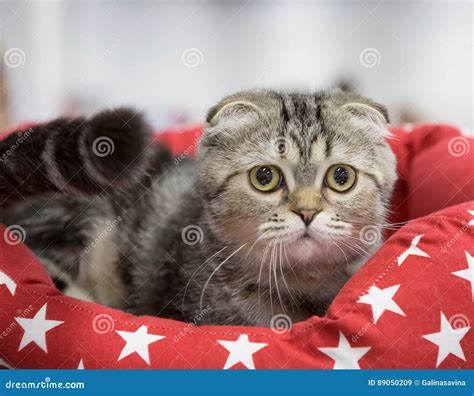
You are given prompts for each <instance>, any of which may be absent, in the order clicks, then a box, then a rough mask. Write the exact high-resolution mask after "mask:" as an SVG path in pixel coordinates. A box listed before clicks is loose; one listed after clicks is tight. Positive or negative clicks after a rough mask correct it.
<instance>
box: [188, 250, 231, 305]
mask: <svg viewBox="0 0 474 396" xmlns="http://www.w3.org/2000/svg"><path fill="white" fill-rule="evenodd" d="M226 248H227V246H224V247H223V248H222V249H221V250H219V251H218V252H217V253H214V254H213V255H212V256H211V257H209V258H208V259H207V260H206V261H204V263H202V264H201V265H200V266H199V267H197V268H196V269H195V270H194V272H193V273H192V275H191V277H190V278H189V280H188V283H186V287H185V288H184V295H183V300H182V302H181V309H182V310H184V300H185V298H186V293H187V292H188V288H189V285H190V283H191V281H192V280H193V278H194V277H195V276H196V275H197V273H198V272H199V270H200V269H202V268H203V267H204V266H205V265H206V264H208V263H209V262H210V261H211V260H212V259H213V258H214V257H216V256H217V255H218V254H219V253H221V252H222V251H223V250H224V249H226Z"/></svg>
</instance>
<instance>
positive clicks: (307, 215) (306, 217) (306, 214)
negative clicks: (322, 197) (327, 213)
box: [293, 209, 321, 226]
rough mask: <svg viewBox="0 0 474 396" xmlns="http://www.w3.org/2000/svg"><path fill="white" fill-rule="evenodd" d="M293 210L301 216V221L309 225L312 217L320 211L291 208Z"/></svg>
mask: <svg viewBox="0 0 474 396" xmlns="http://www.w3.org/2000/svg"><path fill="white" fill-rule="evenodd" d="M293 212H294V213H296V214H297V215H298V216H300V217H301V220H303V223H305V224H306V225H307V226H309V225H310V224H311V222H312V221H313V219H314V218H315V217H316V215H317V214H318V213H319V212H321V210H320V209H299V210H293Z"/></svg>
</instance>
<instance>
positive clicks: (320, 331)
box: [0, 130, 474, 369]
mask: <svg viewBox="0 0 474 396" xmlns="http://www.w3.org/2000/svg"><path fill="white" fill-rule="evenodd" d="M436 131H438V132H439V130H436ZM451 132H452V131H451ZM451 132H450V133H451ZM412 133H413V132H412ZM420 136H421V137H420V139H421V138H422V140H423V141H424V145H420V146H419V147H421V148H423V150H426V147H427V145H428V146H429V139H428V137H429V136H430V135H429V134H427V133H426V132H423V133H422V134H420ZM427 136H428V137H427ZM448 136H451V135H448ZM411 139H413V137H411ZM400 141H401V142H402V143H400ZM403 142H404V141H403V139H399V140H398V143H397V144H405V143H406V142H405V143H403ZM427 142H428V143H427ZM409 146H410V148H411V149H414V147H416V144H415V143H414V142H411V143H410V145H409ZM421 148H420V149H421ZM444 149H445V150H447V146H446V147H445V148H444ZM397 150H398V151H397ZM400 150H401V149H400V147H398V148H396V149H394V151H395V152H396V153H397V156H398V158H399V162H400V163H399V168H400V169H399V172H400V174H401V177H402V179H403V180H404V183H405V182H407V180H408V179H409V173H406V172H407V170H406V169H405V168H404V166H405V165H406V164H405V162H403V161H402V158H405V157H403V155H402V154H401V152H403V151H400ZM473 151H474V150H473ZM406 161H407V162H410V163H416V161H417V160H416V158H413V157H410V158H409V159H407V160H406ZM424 161H425V162H426V159H424ZM436 161H437V162H436V163H438V164H441V165H443V162H442V161H441V162H440V156H439V155H437V157H436ZM456 161H457V160H456ZM404 164H405V165H404ZM441 165H440V166H441ZM449 166H451V162H446V167H449ZM446 167H445V168H440V169H442V171H443V172H447V173H446V176H447V177H449V172H448V171H447V168H446ZM404 172H405V173H404ZM464 177H467V178H469V177H470V179H469V180H470V182H471V184H472V183H473V181H474V169H472V168H471V173H470V174H469V172H464ZM420 182H421V181H420ZM407 183H408V182H407ZM410 183H413V181H411V182H410ZM416 185H421V184H420V183H418V184H416ZM403 186H404V184H403V183H402V184H401V185H399V187H398V188H399V190H400V188H401V187H403ZM466 186H467V187H466V189H463V188H464V187H462V186H460V189H458V190H459V191H461V193H462V194H463V195H466V194H468V195H467V196H464V201H465V202H464V203H461V204H457V205H456V203H458V202H456V199H461V198H462V196H459V197H457V198H453V197H454V195H453V194H452V191H451V192H450V191H445V192H444V193H445V194H446V195H445V197H446V199H445V201H444V202H443V205H444V206H445V207H446V206H447V207H446V208H445V209H443V210H440V211H438V212H435V213H431V212H430V214H429V215H427V216H424V217H422V216H421V215H422V214H426V213H424V211H426V208H427V206H428V207H429V206H430V205H432V202H431V200H430V197H426V199H425V201H426V200H429V202H425V204H424V205H421V206H419V207H418V211H417V210H415V209H416V208H417V205H415V204H413V203H412V202H410V200H411V198H412V196H413V195H416V194H417V193H418V192H419V188H416V187H415V186H412V187H413V191H414V192H413V193H411V192H410V189H409V188H408V185H405V187H406V189H407V190H406V191H405V192H404V194H402V195H400V196H398V198H397V197H396V198H395V201H394V203H393V204H392V205H395V207H398V208H400V212H397V213H398V214H397V215H398V216H400V217H399V219H404V218H405V219H408V218H413V220H412V221H410V222H409V223H407V224H404V225H403V226H402V227H400V229H399V230H397V231H396V232H394V231H392V232H390V235H388V236H390V237H389V238H388V239H387V240H386V241H385V242H384V244H383V246H382V247H381V248H380V249H379V250H378V251H377V253H376V254H375V255H374V256H373V257H372V258H371V259H370V260H369V261H368V262H367V263H365V264H364V265H363V266H362V268H361V269H360V270H359V271H358V272H357V274H355V275H354V276H353V277H352V278H351V279H350V280H349V281H348V283H347V284H346V285H345V286H344V288H343V289H342V290H341V291H340V293H339V294H338V296H337V297H336V299H335V300H334V302H333V303H332V305H331V306H330V307H329V309H328V312H327V314H326V316H325V317H322V318H320V317H312V318H310V319H308V320H306V321H304V322H301V323H295V324H293V326H292V327H291V329H286V330H285V329H283V330H282V329H280V328H278V329H275V330H272V329H270V328H251V327H238V326H195V325H194V324H187V323H181V322H176V321H171V320H166V319H161V318H152V317H146V316H143V317H135V316H133V315H130V314H127V313H125V312H122V311H119V310H114V309H111V308H107V307H103V306H100V305H97V304H93V303H89V302H85V301H79V300H76V299H74V298H70V297H65V296H63V295H62V294H61V293H60V292H59V291H58V290H57V289H56V288H55V287H54V285H53V283H52V281H51V279H50V277H49V275H48V274H47V272H46V271H45V269H44V268H43V267H42V266H41V264H40V263H39V262H38V260H37V258H36V257H34V256H33V254H32V253H31V252H30V251H29V250H28V249H27V248H26V247H25V246H24V245H22V244H19V245H13V246H12V245H8V244H7V243H6V242H5V241H3V240H2V239H0V252H1V253H0V301H1V304H0V328H1V329H3V330H2V331H1V332H0V367H2V368H7V369H11V368H69V369H98V368H220V369H263V368H280V369H289V368H325V369H348V368H349V369H371V368H442V369H446V368H474V331H473V330H472V327H473V326H472V323H473V321H474V258H473V257H474V221H473V218H474V200H473V199H474V190H469V188H472V187H471V185H468V184H466ZM402 190H403V188H402ZM458 190H456V194H461V193H460V192H459V191H458ZM425 191H427V190H425ZM440 191H441V190H440ZM441 192H443V191H441ZM403 197H404V198H403ZM440 202H441V201H440ZM440 205H441V204H440ZM443 205H442V206H441V207H443ZM449 205H451V206H449ZM431 209H433V208H431ZM400 213H402V214H400ZM408 213H410V215H408ZM417 214H419V215H420V216H417ZM402 215H403V216H402ZM392 221H394V220H393V219H392ZM3 231H4V229H3V228H2V229H0V234H3Z"/></svg>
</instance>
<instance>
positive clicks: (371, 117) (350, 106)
mask: <svg viewBox="0 0 474 396" xmlns="http://www.w3.org/2000/svg"><path fill="white" fill-rule="evenodd" d="M342 109H344V110H346V111H348V112H350V113H351V114H352V115H353V116H354V117H357V118H359V119H361V120H367V121H372V122H375V123H376V124H380V125H383V126H385V125H386V124H388V123H389V122H390V120H389V117H388V112H387V109H386V108H385V107H384V106H382V105H381V104H378V103H375V102H367V103H361V102H351V103H346V104H344V105H343V106H342Z"/></svg>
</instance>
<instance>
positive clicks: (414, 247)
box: [397, 234, 430, 267]
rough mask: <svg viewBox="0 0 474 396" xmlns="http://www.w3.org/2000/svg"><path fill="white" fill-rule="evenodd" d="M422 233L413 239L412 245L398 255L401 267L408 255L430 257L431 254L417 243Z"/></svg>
mask: <svg viewBox="0 0 474 396" xmlns="http://www.w3.org/2000/svg"><path fill="white" fill-rule="evenodd" d="M422 237H423V234H422V235H417V236H416V237H415V238H413V239H412V241H411V245H410V247H409V248H408V249H407V250H405V251H404V252H403V253H402V254H401V255H400V256H398V259H397V261H398V266H399V267H400V266H401V265H402V264H403V262H404V261H405V260H406V259H407V257H408V256H410V255H413V256H420V257H430V255H429V254H428V253H426V252H424V251H423V250H421V249H420V248H419V247H418V246H417V245H418V243H419V242H420V240H421V238H422Z"/></svg>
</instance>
